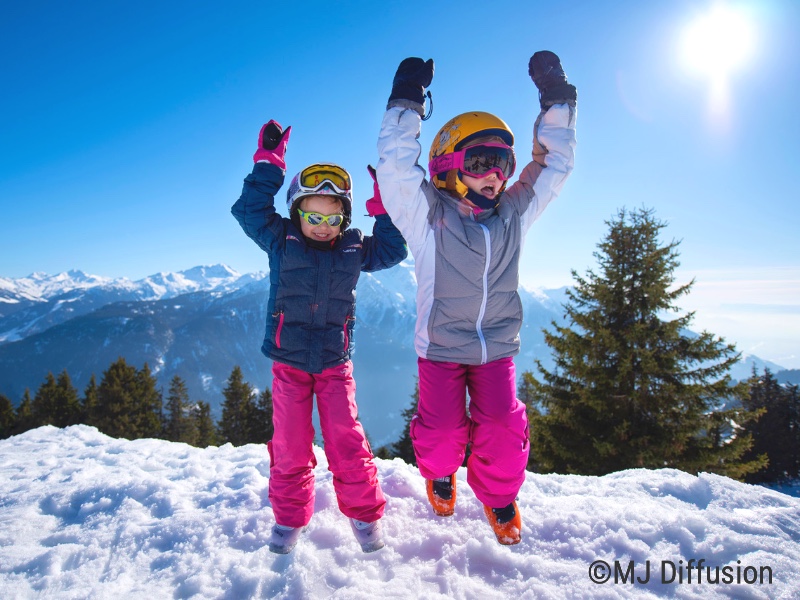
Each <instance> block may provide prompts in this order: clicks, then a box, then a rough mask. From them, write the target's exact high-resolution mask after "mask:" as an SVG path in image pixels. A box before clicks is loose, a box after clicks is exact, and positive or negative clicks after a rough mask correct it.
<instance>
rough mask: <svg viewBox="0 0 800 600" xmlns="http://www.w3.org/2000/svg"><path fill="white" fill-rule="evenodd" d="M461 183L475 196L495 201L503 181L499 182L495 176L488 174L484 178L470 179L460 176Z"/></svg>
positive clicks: (464, 175)
mask: <svg viewBox="0 0 800 600" xmlns="http://www.w3.org/2000/svg"><path fill="white" fill-rule="evenodd" d="M461 181H462V182H463V183H464V185H465V186H467V187H468V188H469V189H471V190H472V191H473V192H475V193H476V194H480V195H481V196H483V197H484V198H488V199H489V200H495V199H496V198H497V196H498V195H499V194H500V191H501V189H502V187H503V183H505V182H504V181H501V180H500V179H499V178H498V177H497V174H495V173H489V174H488V175H487V176H486V177H480V178H478V177H470V176H469V175H466V174H464V173H462V174H461Z"/></svg>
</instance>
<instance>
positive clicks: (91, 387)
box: [81, 373, 97, 425]
mask: <svg viewBox="0 0 800 600" xmlns="http://www.w3.org/2000/svg"><path fill="white" fill-rule="evenodd" d="M96 413H97V379H96V378H95V376H94V373H92V376H91V377H90V378H89V383H88V384H87V385H86V389H85V390H84V391H83V400H82V402H81V422H82V423H84V424H86V425H94V419H95V415H96Z"/></svg>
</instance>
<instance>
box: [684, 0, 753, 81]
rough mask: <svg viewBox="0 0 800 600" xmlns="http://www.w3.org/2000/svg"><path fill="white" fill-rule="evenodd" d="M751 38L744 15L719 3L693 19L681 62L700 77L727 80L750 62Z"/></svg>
mask: <svg viewBox="0 0 800 600" xmlns="http://www.w3.org/2000/svg"><path fill="white" fill-rule="evenodd" d="M753 37H754V33H753V27H752V26H751V22H750V21H749V20H748V18H747V16H746V14H745V13H744V12H743V11H742V10H737V9H735V8H734V7H732V6H730V5H728V4H725V3H722V2H718V3H716V4H715V5H713V6H712V7H711V8H710V9H709V10H708V12H706V13H705V14H701V15H698V16H697V17H695V18H694V20H693V21H692V22H690V23H689V24H688V25H687V27H686V29H685V30H684V32H683V36H682V40H681V47H682V55H683V61H684V63H685V64H686V66H687V67H688V68H689V69H690V70H691V71H694V72H696V73H697V74H699V75H703V76H710V77H712V78H714V79H726V78H727V77H728V76H729V75H730V74H731V73H733V72H734V71H736V70H738V69H740V68H741V67H743V66H745V65H746V63H747V62H748V60H749V59H750V57H751V55H752V51H753V44H754V39H753Z"/></svg>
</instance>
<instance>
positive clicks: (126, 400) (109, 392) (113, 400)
mask: <svg viewBox="0 0 800 600" xmlns="http://www.w3.org/2000/svg"><path fill="white" fill-rule="evenodd" d="M136 388H137V382H136V368H135V367H132V366H130V365H128V363H126V362H125V359H124V358H122V357H120V358H118V359H117V360H116V362H114V363H112V364H111V365H110V366H109V367H108V369H106V371H105V372H104V373H103V377H102V379H101V380H100V385H99V386H98V388H97V410H96V412H95V417H94V419H93V423H92V424H93V425H95V426H96V427H97V428H98V429H99V430H100V431H102V432H103V433H105V434H106V435H110V436H111V437H117V438H128V439H135V438H136V437H137V436H136V418H135V407H136V402H135V395H136Z"/></svg>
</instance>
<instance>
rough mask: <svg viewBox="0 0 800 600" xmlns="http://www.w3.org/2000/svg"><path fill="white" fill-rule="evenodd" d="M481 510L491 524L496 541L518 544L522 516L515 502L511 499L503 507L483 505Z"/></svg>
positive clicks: (508, 544) (505, 544)
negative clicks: (509, 502)
mask: <svg viewBox="0 0 800 600" xmlns="http://www.w3.org/2000/svg"><path fill="white" fill-rule="evenodd" d="M483 512H485V513H486V518H487V519H488V520H489V525H491V526H492V529H493V530H494V534H495V536H497V541H498V542H500V543H501V544H503V545H504V546H513V545H514V544H519V542H520V539H521V537H520V533H521V531H522V517H520V514H519V508H517V502H516V501H513V502H511V504H509V505H508V506H506V507H505V508H489V507H488V506H486V505H484V506H483Z"/></svg>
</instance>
